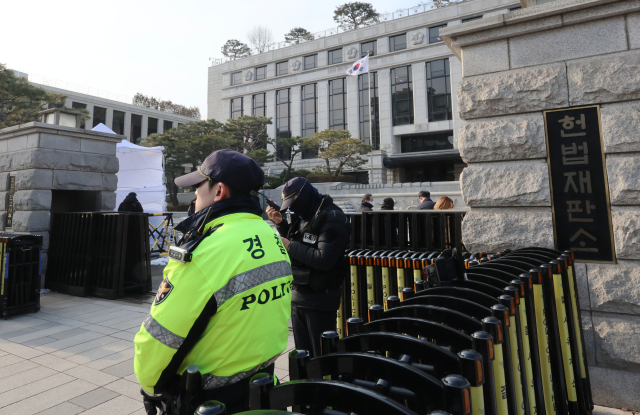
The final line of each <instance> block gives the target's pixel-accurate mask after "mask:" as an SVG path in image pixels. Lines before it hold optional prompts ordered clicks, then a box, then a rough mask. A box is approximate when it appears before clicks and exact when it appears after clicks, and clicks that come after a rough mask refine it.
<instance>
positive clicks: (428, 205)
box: [416, 198, 436, 210]
mask: <svg viewBox="0 0 640 415" xmlns="http://www.w3.org/2000/svg"><path fill="white" fill-rule="evenodd" d="M435 205H436V202H434V201H433V200H431V199H430V198H426V199H425V200H424V202H422V203H420V204H419V205H418V207H416V210H431V209H433V207H434V206H435Z"/></svg>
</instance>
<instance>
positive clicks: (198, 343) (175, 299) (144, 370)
mask: <svg viewBox="0 0 640 415" xmlns="http://www.w3.org/2000/svg"><path fill="white" fill-rule="evenodd" d="M219 224H223V225H222V226H221V227H220V228H218V229H217V230H216V231H215V232H214V233H213V234H211V235H210V236H209V237H207V238H205V239H204V240H203V241H202V243H201V244H200V245H199V246H198V248H197V249H196V250H195V251H194V252H193V259H192V260H191V262H188V263H185V264H182V263H178V262H176V261H173V260H170V261H169V264H168V265H167V266H166V267H165V269H164V280H163V283H162V284H161V286H160V289H159V290H158V294H157V295H156V299H155V301H154V304H153V305H152V306H151V312H150V313H149V316H147V318H146V319H145V321H144V322H143V324H142V327H141V328H140V331H139V332H138V334H137V335H136V337H135V339H134V343H135V359H134V369H135V374H136V376H137V378H138V381H139V382H140V385H141V386H142V387H143V388H144V389H145V390H146V391H147V392H149V393H162V392H164V391H165V390H166V388H167V387H168V386H169V385H170V383H171V381H172V379H174V378H175V375H176V374H180V373H182V372H183V371H184V370H186V368H187V367H188V366H190V365H194V364H195V365H198V367H199V368H200V373H202V374H203V375H205V374H208V375H211V376H210V377H209V378H211V377H215V379H224V378H229V382H227V383H231V382H232V381H237V380H239V379H240V378H242V375H241V374H242V373H245V372H250V371H251V370H253V369H254V368H256V367H259V365H260V364H262V363H264V362H267V361H269V360H270V359H272V358H274V357H275V356H277V355H279V354H280V353H282V352H283V351H284V350H285V348H286V346H287V340H288V337H289V327H288V321H289V318H290V317H291V282H292V280H293V277H292V275H291V262H290V260H289V256H288V254H287V252H286V250H285V249H284V246H283V245H282V242H281V240H280V237H279V236H278V235H277V234H276V233H275V232H274V231H273V230H272V229H271V227H270V226H269V225H268V224H267V223H266V222H264V221H263V220H262V218H261V217H259V216H256V215H253V214H250V213H234V214H230V215H226V216H222V217H219V218H217V219H215V220H213V221H211V222H209V223H208V224H207V225H206V227H205V230H206V229H209V228H212V227H214V226H217V225H219ZM236 375H240V376H236ZM223 383H224V382H223Z"/></svg>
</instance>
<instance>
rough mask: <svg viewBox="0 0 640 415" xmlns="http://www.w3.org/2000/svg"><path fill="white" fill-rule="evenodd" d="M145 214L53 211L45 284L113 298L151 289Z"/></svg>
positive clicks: (51, 287) (53, 287) (57, 288)
mask: <svg viewBox="0 0 640 415" xmlns="http://www.w3.org/2000/svg"><path fill="white" fill-rule="evenodd" d="M149 252H150V249H149V232H148V222H147V215H146V214H144V213H101V212H90V213H54V214H53V215H52V218H51V236H50V249H49V266H48V269H47V275H46V282H45V286H46V287H47V288H49V289H51V290H53V291H57V292H61V293H65V294H70V295H76V296H80V297H84V296H87V295H92V296H96V297H101V298H107V299H116V298H121V297H122V296H124V294H125V293H126V292H138V293H143V292H148V291H151V266H150V255H149Z"/></svg>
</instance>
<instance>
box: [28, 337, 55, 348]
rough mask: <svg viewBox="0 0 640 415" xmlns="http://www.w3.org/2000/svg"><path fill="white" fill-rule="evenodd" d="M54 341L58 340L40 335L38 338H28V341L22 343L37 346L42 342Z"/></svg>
mask: <svg viewBox="0 0 640 415" xmlns="http://www.w3.org/2000/svg"><path fill="white" fill-rule="evenodd" d="M55 341H58V339H56V338H53V337H49V336H45V337H40V338H39V339H33V340H29V341H28V342H24V343H22V345H23V346H29V347H37V346H42V345H43V344H47V343H53V342H55Z"/></svg>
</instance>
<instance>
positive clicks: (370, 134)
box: [367, 51, 373, 184]
mask: <svg viewBox="0 0 640 415" xmlns="http://www.w3.org/2000/svg"><path fill="white" fill-rule="evenodd" d="M369 53H371V52H370V51H369V52H367V60H368V58H369ZM367 76H368V84H369V142H370V143H371V153H370V154H371V179H370V183H369V184H373V117H372V115H371V70H370V69H369V64H367Z"/></svg>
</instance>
